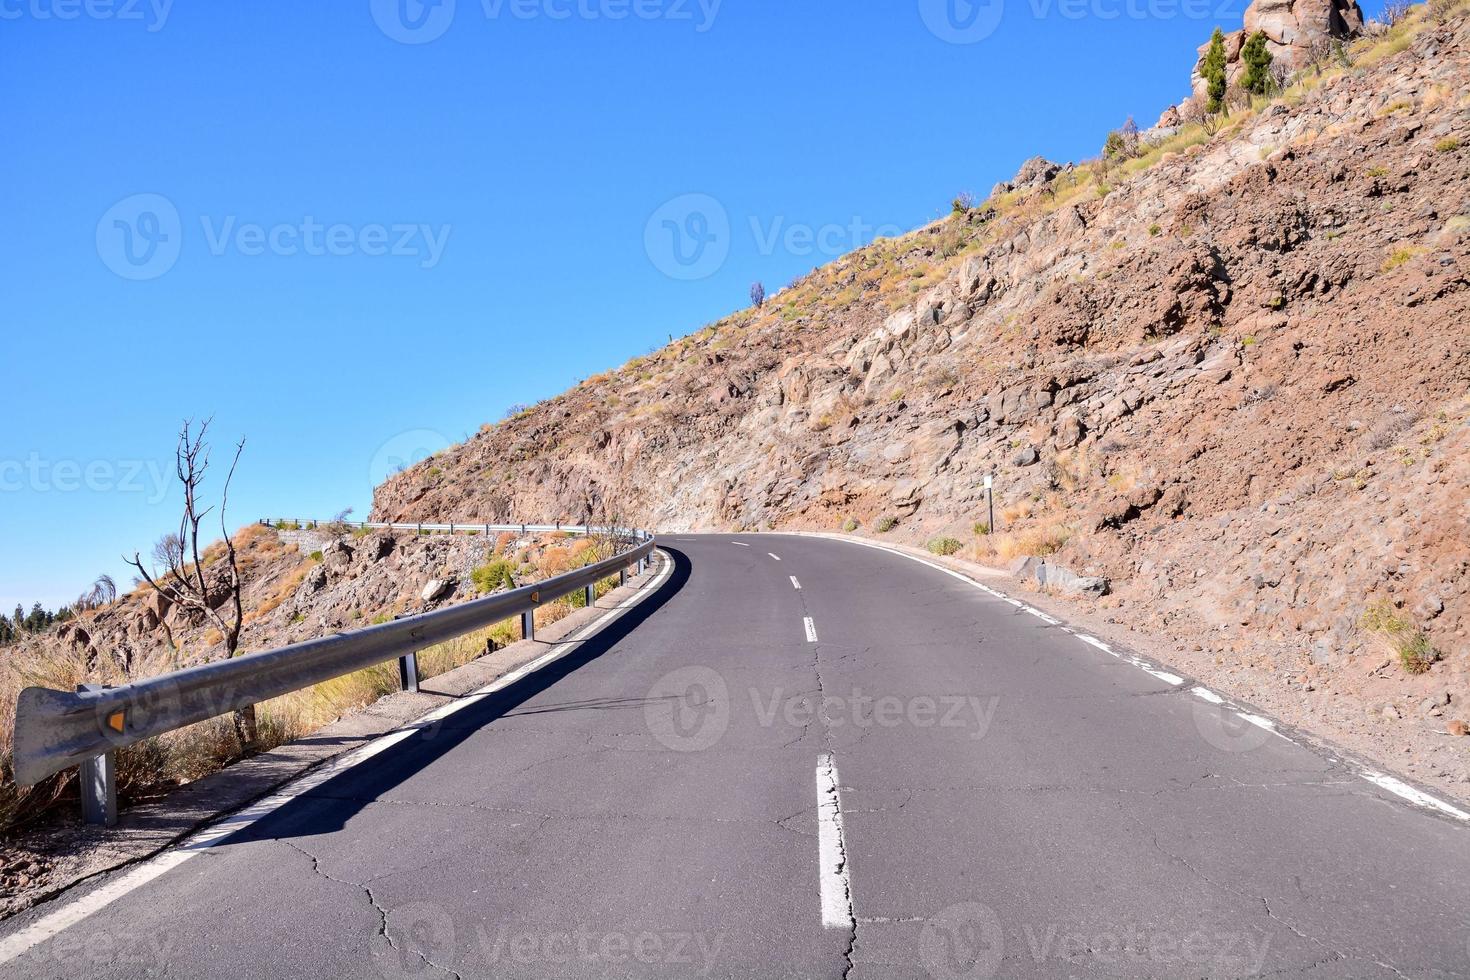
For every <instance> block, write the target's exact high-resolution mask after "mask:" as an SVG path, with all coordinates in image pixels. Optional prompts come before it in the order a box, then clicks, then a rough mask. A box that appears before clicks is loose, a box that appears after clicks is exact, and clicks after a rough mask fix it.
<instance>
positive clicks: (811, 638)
mask: <svg viewBox="0 0 1470 980" xmlns="http://www.w3.org/2000/svg"><path fill="white" fill-rule="evenodd" d="M802 621H803V622H804V623H805V624H806V641H807V642H808V643H815V642H817V624H816V623H814V622H812V618H811V617H810V616H806V617H803V620H802Z"/></svg>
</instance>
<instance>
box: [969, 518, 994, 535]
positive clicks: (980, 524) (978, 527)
mask: <svg viewBox="0 0 1470 980" xmlns="http://www.w3.org/2000/svg"><path fill="white" fill-rule="evenodd" d="M971 530H973V531H974V532H975V533H976V534H979V535H982V536H983V535H986V534H989V533H990V525H989V524H988V523H986V522H985V521H976V522H975V526H974V527H973V528H972V529H971Z"/></svg>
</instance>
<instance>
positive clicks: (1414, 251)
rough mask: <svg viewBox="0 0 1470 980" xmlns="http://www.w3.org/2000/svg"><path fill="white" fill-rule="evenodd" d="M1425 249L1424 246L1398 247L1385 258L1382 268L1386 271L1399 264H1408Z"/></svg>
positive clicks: (1395, 267)
mask: <svg viewBox="0 0 1470 980" xmlns="http://www.w3.org/2000/svg"><path fill="white" fill-rule="evenodd" d="M1423 251H1424V250H1423V249H1422V248H1412V247H1409V248H1396V249H1394V250H1393V251H1392V252H1390V253H1389V256H1388V258H1386V259H1384V260H1383V266H1382V270H1383V271H1384V272H1392V271H1393V270H1394V269H1397V268H1398V267H1399V266H1402V265H1407V264H1408V263H1409V262H1411V261H1413V260H1414V258H1416V257H1417V256H1418V255H1420V254H1422V253H1423Z"/></svg>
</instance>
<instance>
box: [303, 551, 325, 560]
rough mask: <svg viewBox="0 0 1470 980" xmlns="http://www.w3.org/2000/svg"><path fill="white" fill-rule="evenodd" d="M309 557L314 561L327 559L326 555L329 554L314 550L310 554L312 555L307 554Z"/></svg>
mask: <svg viewBox="0 0 1470 980" xmlns="http://www.w3.org/2000/svg"><path fill="white" fill-rule="evenodd" d="M307 557H309V558H310V559H311V560H312V561H322V560H324V559H325V558H326V557H327V556H326V555H324V554H322V553H321V552H320V551H313V552H312V553H311V554H310V555H308V556H307Z"/></svg>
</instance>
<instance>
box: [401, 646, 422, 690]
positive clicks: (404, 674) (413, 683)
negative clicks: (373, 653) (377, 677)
mask: <svg viewBox="0 0 1470 980" xmlns="http://www.w3.org/2000/svg"><path fill="white" fill-rule="evenodd" d="M398 689H399V690H400V691H414V692H417V691H418V689H419V655H418V653H416V652H415V653H405V654H404V655H403V656H401V657H399V658H398Z"/></svg>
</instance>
